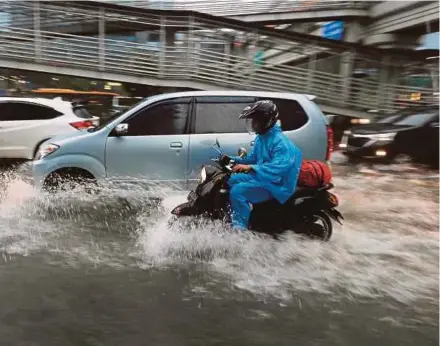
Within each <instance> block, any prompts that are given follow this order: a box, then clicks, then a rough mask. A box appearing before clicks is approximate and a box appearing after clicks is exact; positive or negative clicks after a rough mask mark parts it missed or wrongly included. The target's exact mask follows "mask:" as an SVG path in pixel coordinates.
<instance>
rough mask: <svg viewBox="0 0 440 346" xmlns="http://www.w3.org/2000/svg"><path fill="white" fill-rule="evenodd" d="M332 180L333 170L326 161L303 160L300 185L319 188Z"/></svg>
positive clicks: (299, 179)
mask: <svg viewBox="0 0 440 346" xmlns="http://www.w3.org/2000/svg"><path fill="white" fill-rule="evenodd" d="M331 180H332V172H331V170H330V167H329V166H327V164H326V163H325V162H322V161H318V160H303V161H302V163H301V170H300V172H299V177H298V186H300V187H309V188H318V187H321V186H324V185H327V184H329V183H330V182H331Z"/></svg>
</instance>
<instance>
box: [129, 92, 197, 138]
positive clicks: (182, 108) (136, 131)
mask: <svg viewBox="0 0 440 346" xmlns="http://www.w3.org/2000/svg"><path fill="white" fill-rule="evenodd" d="M189 103H190V99H189V98H188V99H186V100H185V99H180V100H177V101H174V100H171V101H167V102H166V103H160V104H157V105H150V106H147V107H146V108H145V109H143V110H141V111H140V112H138V113H137V114H135V115H134V116H133V117H131V118H130V119H128V120H127V121H125V123H127V124H128V136H158V135H179V134H183V133H185V130H186V126H187V122H188V110H189Z"/></svg>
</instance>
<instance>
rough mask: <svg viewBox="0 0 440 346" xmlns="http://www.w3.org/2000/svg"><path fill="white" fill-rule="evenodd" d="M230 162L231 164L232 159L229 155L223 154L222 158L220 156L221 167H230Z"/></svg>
mask: <svg viewBox="0 0 440 346" xmlns="http://www.w3.org/2000/svg"><path fill="white" fill-rule="evenodd" d="M229 162H231V158H230V157H229V156H228V155H226V154H223V155H222V156H220V159H219V163H220V165H222V166H226V165H229Z"/></svg>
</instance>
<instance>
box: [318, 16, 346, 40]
mask: <svg viewBox="0 0 440 346" xmlns="http://www.w3.org/2000/svg"><path fill="white" fill-rule="evenodd" d="M343 36H344V22H343V21H341V20H335V21H333V22H328V23H326V24H324V25H323V26H322V37H325V38H328V39H330V40H339V41H340V40H342V38H343Z"/></svg>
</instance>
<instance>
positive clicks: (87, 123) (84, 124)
mask: <svg viewBox="0 0 440 346" xmlns="http://www.w3.org/2000/svg"><path fill="white" fill-rule="evenodd" d="M70 125H72V126H73V127H74V128H76V129H77V130H85V129H88V128H89V127H94V126H95V124H94V123H93V121H92V120H83V121H75V122H73V123H70Z"/></svg>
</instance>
